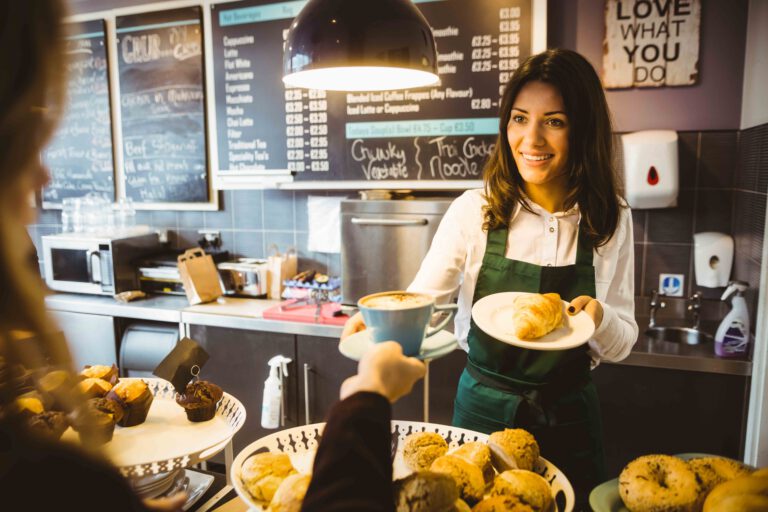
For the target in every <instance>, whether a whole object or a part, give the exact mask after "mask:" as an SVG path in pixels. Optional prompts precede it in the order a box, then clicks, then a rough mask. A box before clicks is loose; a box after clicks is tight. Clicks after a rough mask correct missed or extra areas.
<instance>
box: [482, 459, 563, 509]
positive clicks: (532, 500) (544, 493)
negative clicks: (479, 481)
mask: <svg viewBox="0 0 768 512" xmlns="http://www.w3.org/2000/svg"><path fill="white" fill-rule="evenodd" d="M491 496H508V497H512V498H516V499H518V500H519V501H520V502H521V503H523V504H525V505H528V506H529V507H531V509H533V511H534V512H548V511H549V509H550V507H551V506H552V488H551V487H550V486H549V484H548V483H547V481H546V480H544V478H543V477H541V476H540V475H538V474H536V473H534V472H533V471H527V470H525V469H510V470H509V471H504V472H503V473H501V474H499V476H497V477H496V479H495V480H494V481H493V487H492V488H491Z"/></svg>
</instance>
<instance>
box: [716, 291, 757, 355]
mask: <svg viewBox="0 0 768 512" xmlns="http://www.w3.org/2000/svg"><path fill="white" fill-rule="evenodd" d="M748 287H749V284H747V283H745V282H744V281H731V282H730V283H728V288H726V289H725V293H723V296H722V297H721V298H720V300H723V301H724V300H728V297H731V296H733V298H732V299H731V311H730V312H729V313H728V314H727V315H725V318H723V321H722V322H720V327H718V328H717V333H715V355H717V356H718V357H744V356H745V355H746V354H747V350H748V349H749V336H750V334H749V332H750V331H749V311H748V310H747V301H746V300H745V299H744V292H745V291H746V290H747V288H748Z"/></svg>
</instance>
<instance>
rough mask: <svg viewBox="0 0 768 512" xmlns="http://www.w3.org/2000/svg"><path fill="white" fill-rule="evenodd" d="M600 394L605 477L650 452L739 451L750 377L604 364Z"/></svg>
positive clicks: (599, 371)
mask: <svg viewBox="0 0 768 512" xmlns="http://www.w3.org/2000/svg"><path fill="white" fill-rule="evenodd" d="M592 378H593V380H594V381H595V384H596V385H597V390H598V394H599V396H600V406H601V409H602V415H603V431H604V443H603V445H604V447H605V455H606V462H607V470H608V476H609V477H610V478H613V477H616V476H617V475H618V474H619V472H621V469H622V468H623V467H624V465H626V464H627V463H628V462H630V461H631V460H632V459H634V458H635V457H639V456H640V455H646V454H650V453H669V454H675V453H711V454H715V455H722V456H725V457H731V458H734V459H740V458H741V457H742V455H743V453H744V432H745V428H744V427H745V414H746V405H747V403H748V401H747V396H748V392H749V379H748V378H747V377H741V376H736V375H719V374H713V373H703V372H691V371H681V370H666V369H659V368H641V367H636V366H624V365H617V364H608V363H603V364H601V365H600V366H599V367H597V368H596V369H595V370H594V371H593V372H592Z"/></svg>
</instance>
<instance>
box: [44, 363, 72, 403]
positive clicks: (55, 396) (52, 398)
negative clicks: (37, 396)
mask: <svg viewBox="0 0 768 512" xmlns="http://www.w3.org/2000/svg"><path fill="white" fill-rule="evenodd" d="M73 385H74V382H73V381H72V378H71V377H70V374H69V372H66V371H64V370H53V371H51V372H48V373H46V374H45V375H43V376H42V377H40V379H39V380H38V381H37V387H38V389H39V390H40V393H41V394H42V395H43V399H44V400H45V402H46V404H45V405H46V409H53V410H67V407H66V403H67V398H68V397H69V395H70V394H71V392H72V387H73Z"/></svg>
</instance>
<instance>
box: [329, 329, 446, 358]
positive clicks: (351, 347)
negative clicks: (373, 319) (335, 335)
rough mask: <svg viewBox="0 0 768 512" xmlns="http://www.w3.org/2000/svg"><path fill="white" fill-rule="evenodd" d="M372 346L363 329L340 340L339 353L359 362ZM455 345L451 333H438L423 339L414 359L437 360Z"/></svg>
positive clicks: (367, 332) (368, 335)
mask: <svg viewBox="0 0 768 512" xmlns="http://www.w3.org/2000/svg"><path fill="white" fill-rule="evenodd" d="M373 345H374V342H373V339H371V334H370V332H369V331H368V329H363V330H362V331H360V332H356V333H355V334H352V335H351V336H347V337H346V338H344V339H343V340H341V342H340V343H339V351H340V352H341V353H342V354H343V355H345V356H347V357H348V358H350V359H354V360H355V361H359V360H360V358H361V357H363V354H365V353H366V351H367V350H368V349H369V348H371V347H372V346H373ZM457 345H458V341H457V340H456V336H454V335H453V333H451V332H448V331H440V332H438V333H437V334H434V335H432V336H430V337H429V338H424V341H423V342H422V343H421V352H420V353H419V355H417V356H415V357H416V358H417V359H437V358H438V357H443V356H445V355H448V354H450V353H451V352H453V349H455V348H456V346H457Z"/></svg>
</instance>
